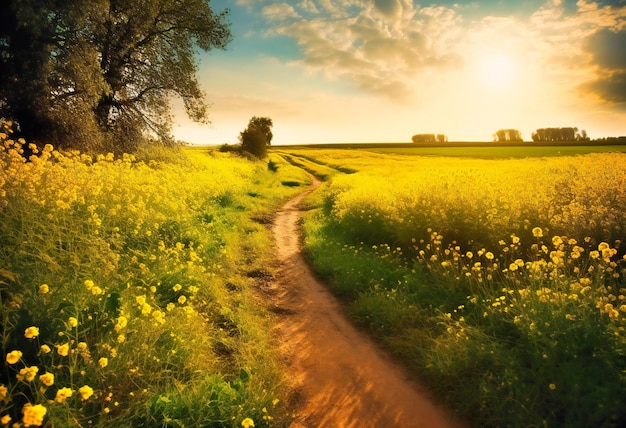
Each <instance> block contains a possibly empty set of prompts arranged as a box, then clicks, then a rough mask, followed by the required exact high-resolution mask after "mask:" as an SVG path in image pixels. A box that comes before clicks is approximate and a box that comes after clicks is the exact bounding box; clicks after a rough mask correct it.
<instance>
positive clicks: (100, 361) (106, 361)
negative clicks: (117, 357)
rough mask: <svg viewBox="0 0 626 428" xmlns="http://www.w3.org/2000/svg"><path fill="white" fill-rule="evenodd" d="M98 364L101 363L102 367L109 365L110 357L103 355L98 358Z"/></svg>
mask: <svg viewBox="0 0 626 428" xmlns="http://www.w3.org/2000/svg"><path fill="white" fill-rule="evenodd" d="M98 364H99V365H100V367H102V368H104V367H106V366H108V365H109V359H108V358H106V357H102V358H100V359H99V360H98Z"/></svg>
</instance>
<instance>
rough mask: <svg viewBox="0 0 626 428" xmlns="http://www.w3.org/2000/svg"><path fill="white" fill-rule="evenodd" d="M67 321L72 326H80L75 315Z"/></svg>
mask: <svg viewBox="0 0 626 428" xmlns="http://www.w3.org/2000/svg"><path fill="white" fill-rule="evenodd" d="M67 323H68V324H69V325H70V327H77V326H78V320H77V319H76V318H74V317H70V319H69V320H68V321H67Z"/></svg>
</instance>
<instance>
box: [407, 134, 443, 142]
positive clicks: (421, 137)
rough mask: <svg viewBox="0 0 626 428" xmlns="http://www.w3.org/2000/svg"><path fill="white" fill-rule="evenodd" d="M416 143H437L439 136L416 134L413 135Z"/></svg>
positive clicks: (412, 138)
mask: <svg viewBox="0 0 626 428" xmlns="http://www.w3.org/2000/svg"><path fill="white" fill-rule="evenodd" d="M411 140H412V141H413V142H414V143H436V142H437V137H436V136H435V134H415V135H413V137H411Z"/></svg>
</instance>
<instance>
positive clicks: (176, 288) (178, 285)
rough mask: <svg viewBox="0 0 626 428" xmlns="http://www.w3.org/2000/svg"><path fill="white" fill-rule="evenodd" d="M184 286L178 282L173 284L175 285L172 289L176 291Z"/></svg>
mask: <svg viewBox="0 0 626 428" xmlns="http://www.w3.org/2000/svg"><path fill="white" fill-rule="evenodd" d="M182 288H183V286H182V285H180V284H176V285H175V286H173V287H172V290H174V291H180V290H181V289H182Z"/></svg>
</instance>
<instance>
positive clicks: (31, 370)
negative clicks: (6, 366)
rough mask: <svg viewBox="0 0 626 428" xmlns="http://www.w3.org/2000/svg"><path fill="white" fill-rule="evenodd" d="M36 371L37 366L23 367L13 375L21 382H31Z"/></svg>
mask: <svg viewBox="0 0 626 428" xmlns="http://www.w3.org/2000/svg"><path fill="white" fill-rule="evenodd" d="M38 371H39V367H37V366H30V367H24V368H23V369H21V370H20V372H19V373H18V374H16V375H15V377H16V378H17V380H19V381H21V382H23V381H26V382H32V381H33V379H35V376H36V375H37V372H38Z"/></svg>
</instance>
